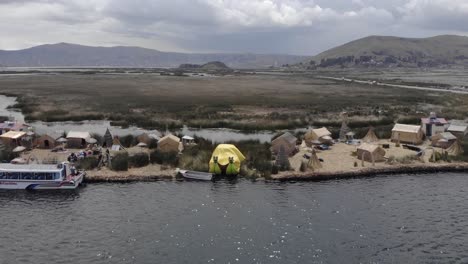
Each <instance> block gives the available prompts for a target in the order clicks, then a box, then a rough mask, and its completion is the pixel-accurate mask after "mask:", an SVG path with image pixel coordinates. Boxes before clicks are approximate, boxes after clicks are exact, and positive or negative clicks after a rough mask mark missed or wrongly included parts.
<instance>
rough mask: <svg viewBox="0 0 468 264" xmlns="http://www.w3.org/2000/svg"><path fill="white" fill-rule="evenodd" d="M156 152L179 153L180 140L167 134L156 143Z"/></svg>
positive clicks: (181, 148)
mask: <svg viewBox="0 0 468 264" xmlns="http://www.w3.org/2000/svg"><path fill="white" fill-rule="evenodd" d="M158 150H159V151H161V152H180V151H182V150H183V147H182V143H181V142H180V138H178V137H176V136H174V135H172V134H169V135H167V136H165V137H163V138H161V139H160V140H159V141H158Z"/></svg>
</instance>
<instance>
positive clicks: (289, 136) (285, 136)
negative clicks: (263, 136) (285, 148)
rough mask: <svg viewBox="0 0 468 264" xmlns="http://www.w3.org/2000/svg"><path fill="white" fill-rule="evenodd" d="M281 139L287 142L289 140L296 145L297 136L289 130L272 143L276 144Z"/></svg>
mask: <svg viewBox="0 0 468 264" xmlns="http://www.w3.org/2000/svg"><path fill="white" fill-rule="evenodd" d="M279 140H285V141H286V142H288V143H290V144H293V145H296V141H297V138H296V137H295V136H293V134H291V133H289V132H286V133H284V134H282V135H281V136H279V137H277V138H275V139H274V140H272V141H271V144H275V143H276V142H278V141H279Z"/></svg>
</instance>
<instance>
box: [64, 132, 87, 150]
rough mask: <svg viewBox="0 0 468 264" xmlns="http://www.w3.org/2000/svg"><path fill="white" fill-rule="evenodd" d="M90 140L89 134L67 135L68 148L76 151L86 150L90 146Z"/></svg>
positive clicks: (75, 133) (74, 133)
mask: <svg viewBox="0 0 468 264" xmlns="http://www.w3.org/2000/svg"><path fill="white" fill-rule="evenodd" d="M90 138H91V134H89V132H78V131H70V132H68V134H67V147H68V148H75V149H81V148H85V147H86V146H87V145H88V143H87V140H89V139H90Z"/></svg>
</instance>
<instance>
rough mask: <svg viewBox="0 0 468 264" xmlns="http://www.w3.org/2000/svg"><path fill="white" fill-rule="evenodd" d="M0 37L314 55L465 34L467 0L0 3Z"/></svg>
mask: <svg viewBox="0 0 468 264" xmlns="http://www.w3.org/2000/svg"><path fill="white" fill-rule="evenodd" d="M0 32H2V37H1V38H0V49H22V48H28V47H31V46H35V45H39V44H46V43H57V42H70V43H78V44H84V45H100V46H115V45H126V46H142V47H148V48H154V49H159V50H163V51H184V52H255V53H289V54H299V55H315V54H316V53H318V52H320V51H323V50H326V49H328V48H331V47H333V46H336V45H339V44H343V43H345V42H347V41H350V40H354V39H357V38H360V37H365V36H368V35H395V36H404V37H426V36H433V35H439V34H460V35H468V0H0Z"/></svg>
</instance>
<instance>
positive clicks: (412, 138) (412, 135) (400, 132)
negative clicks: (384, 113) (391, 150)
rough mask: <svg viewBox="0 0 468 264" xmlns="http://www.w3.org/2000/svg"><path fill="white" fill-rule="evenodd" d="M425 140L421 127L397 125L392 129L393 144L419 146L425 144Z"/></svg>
mask: <svg viewBox="0 0 468 264" xmlns="http://www.w3.org/2000/svg"><path fill="white" fill-rule="evenodd" d="M423 138H424V133H423V131H422V129H421V126H415V125H404V124H395V126H394V127H393V129H392V142H399V143H408V144H415V145H419V144H421V143H422V142H423Z"/></svg>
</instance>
